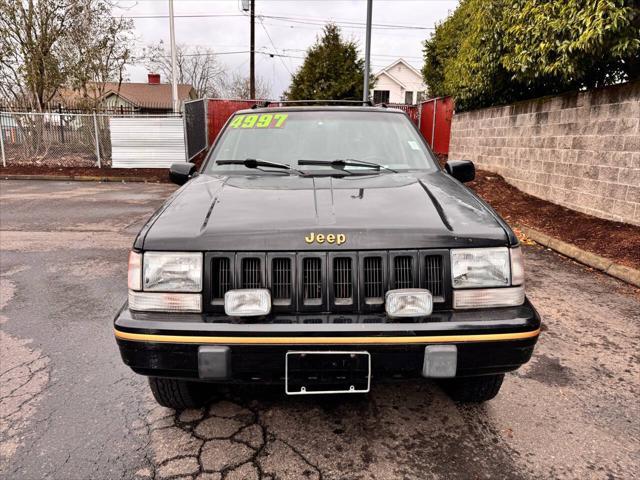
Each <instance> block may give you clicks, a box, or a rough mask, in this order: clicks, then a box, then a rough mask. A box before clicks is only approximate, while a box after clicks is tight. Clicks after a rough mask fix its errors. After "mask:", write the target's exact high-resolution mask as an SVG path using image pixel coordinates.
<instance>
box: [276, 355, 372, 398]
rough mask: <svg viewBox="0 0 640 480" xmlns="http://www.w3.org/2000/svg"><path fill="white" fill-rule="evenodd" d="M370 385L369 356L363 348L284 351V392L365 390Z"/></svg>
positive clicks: (300, 393)
mask: <svg viewBox="0 0 640 480" xmlns="http://www.w3.org/2000/svg"><path fill="white" fill-rule="evenodd" d="M370 387H371V355H370V354H369V352H366V351H357V352H350V351H346V352H345V351H329V350H326V351H323V350H320V351H297V350H296V351H288V352H287V354H286V358H285V392H286V393H287V395H320V394H332V393H367V392H369V389H370Z"/></svg>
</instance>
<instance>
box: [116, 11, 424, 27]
mask: <svg viewBox="0 0 640 480" xmlns="http://www.w3.org/2000/svg"><path fill="white" fill-rule="evenodd" d="M116 16H118V17H120V16H121V17H123V18H131V19H162V18H169V15H164V14H156V15H116ZM244 16H246V15H244V14H241V13H192V14H181V15H174V18H228V17H244ZM256 16H257V17H260V18H267V19H271V20H276V21H286V22H291V23H298V24H301V25H314V26H323V25H325V24H327V23H335V24H336V25H343V26H348V27H350V28H366V25H365V24H364V23H362V22H356V21H353V20H337V19H325V18H314V17H287V16H284V15H256ZM372 28H375V29H391V30H398V29H401V30H435V27H424V26H421V25H401V24H392V23H374V24H372Z"/></svg>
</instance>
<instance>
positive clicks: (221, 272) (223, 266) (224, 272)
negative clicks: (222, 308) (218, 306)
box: [211, 257, 231, 299]
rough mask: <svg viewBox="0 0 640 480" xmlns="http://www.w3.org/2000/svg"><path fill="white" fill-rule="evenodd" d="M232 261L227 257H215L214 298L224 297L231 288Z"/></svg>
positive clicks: (213, 272)
mask: <svg viewBox="0 0 640 480" xmlns="http://www.w3.org/2000/svg"><path fill="white" fill-rule="evenodd" d="M230 264H231V261H230V259H229V258H226V257H217V258H214V259H213V265H212V267H213V268H212V272H211V273H212V275H211V276H212V280H213V285H212V286H213V288H212V293H213V298H218V299H222V298H224V294H225V293H226V292H227V291H228V290H231V267H230Z"/></svg>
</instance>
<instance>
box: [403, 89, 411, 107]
mask: <svg viewBox="0 0 640 480" xmlns="http://www.w3.org/2000/svg"><path fill="white" fill-rule="evenodd" d="M404 103H405V104H407V105H411V104H413V92H404Z"/></svg>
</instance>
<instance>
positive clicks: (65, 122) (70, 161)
mask: <svg viewBox="0 0 640 480" xmlns="http://www.w3.org/2000/svg"><path fill="white" fill-rule="evenodd" d="M0 131H1V133H2V136H1V139H2V150H3V151H2V164H3V166H9V165H33V166H49V167H104V166H110V164H111V135H110V128H109V116H108V115H105V114H90V113H89V114H78V113H73V114H71V113H62V114H60V113H53V112H46V113H33V112H29V113H26V112H0Z"/></svg>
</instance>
